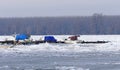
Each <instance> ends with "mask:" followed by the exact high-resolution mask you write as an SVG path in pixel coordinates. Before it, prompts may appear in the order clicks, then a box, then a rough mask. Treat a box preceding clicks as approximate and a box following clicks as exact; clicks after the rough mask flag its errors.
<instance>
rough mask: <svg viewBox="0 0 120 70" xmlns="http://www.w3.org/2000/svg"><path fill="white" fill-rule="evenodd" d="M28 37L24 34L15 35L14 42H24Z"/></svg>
mask: <svg viewBox="0 0 120 70" xmlns="http://www.w3.org/2000/svg"><path fill="white" fill-rule="evenodd" d="M28 38H29V36H28V35H26V34H19V35H16V38H15V40H25V39H28Z"/></svg>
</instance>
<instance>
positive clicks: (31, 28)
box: [0, 14, 120, 35]
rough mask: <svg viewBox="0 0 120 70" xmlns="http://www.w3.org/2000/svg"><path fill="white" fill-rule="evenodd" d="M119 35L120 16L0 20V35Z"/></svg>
mask: <svg viewBox="0 0 120 70" xmlns="http://www.w3.org/2000/svg"><path fill="white" fill-rule="evenodd" d="M14 33H17V34H21V33H28V34H32V35H34V34H35V35H38V34H39V35H40V34H41V35H48V34H49V35H66V34H120V16H107V15H102V14H94V15H92V16H78V17H26V18H25V17H24V18H0V35H10V34H14Z"/></svg>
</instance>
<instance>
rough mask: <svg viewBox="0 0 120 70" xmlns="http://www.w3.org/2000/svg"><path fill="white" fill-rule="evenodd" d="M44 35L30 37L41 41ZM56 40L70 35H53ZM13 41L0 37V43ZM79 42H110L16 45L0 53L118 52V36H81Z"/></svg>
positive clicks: (119, 47) (3, 49) (119, 46)
mask: <svg viewBox="0 0 120 70" xmlns="http://www.w3.org/2000/svg"><path fill="white" fill-rule="evenodd" d="M44 36H45V35H32V36H31V39H33V40H43V39H44ZM53 36H54V37H55V38H56V39H57V40H59V41H62V40H64V39H66V38H68V37H69V36H70V35H53ZM6 39H7V40H15V39H14V37H13V36H0V41H4V40H6ZM79 40H84V41H110V42H109V43H105V44H54V43H53V44H50V43H41V44H38V45H16V46H14V48H8V49H7V48H0V51H2V52H3V51H8V52H15V51H17V52H35V51H49V52H118V51H120V35H81V36H80V37H79Z"/></svg>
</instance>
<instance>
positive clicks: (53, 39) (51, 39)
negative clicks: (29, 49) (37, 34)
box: [44, 36, 57, 42]
mask: <svg viewBox="0 0 120 70" xmlns="http://www.w3.org/2000/svg"><path fill="white" fill-rule="evenodd" d="M44 41H46V42H57V40H56V39H55V38H54V37H53V36H45V38H44Z"/></svg>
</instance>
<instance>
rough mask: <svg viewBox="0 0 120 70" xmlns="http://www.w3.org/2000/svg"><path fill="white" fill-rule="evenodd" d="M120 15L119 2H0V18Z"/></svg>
mask: <svg viewBox="0 0 120 70" xmlns="http://www.w3.org/2000/svg"><path fill="white" fill-rule="evenodd" d="M93 13H103V14H104V15H120V0H0V17H30V16H86V15H92V14H93Z"/></svg>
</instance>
